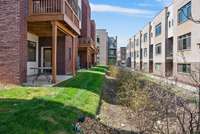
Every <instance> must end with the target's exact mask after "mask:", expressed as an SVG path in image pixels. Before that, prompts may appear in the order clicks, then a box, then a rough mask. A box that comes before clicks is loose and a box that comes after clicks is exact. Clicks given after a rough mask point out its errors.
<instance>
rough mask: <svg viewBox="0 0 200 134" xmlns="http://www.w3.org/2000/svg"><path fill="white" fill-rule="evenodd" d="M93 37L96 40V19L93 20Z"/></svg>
mask: <svg viewBox="0 0 200 134" xmlns="http://www.w3.org/2000/svg"><path fill="white" fill-rule="evenodd" d="M91 38H92V39H93V41H96V23H95V21H94V20H91Z"/></svg>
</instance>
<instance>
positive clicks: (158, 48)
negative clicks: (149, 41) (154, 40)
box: [155, 43, 161, 55]
mask: <svg viewBox="0 0 200 134" xmlns="http://www.w3.org/2000/svg"><path fill="white" fill-rule="evenodd" d="M155 49H156V50H155V52H156V54H157V55H158V54H161V43H159V44H157V45H156V46H155Z"/></svg>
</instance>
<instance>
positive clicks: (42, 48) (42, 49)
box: [40, 46, 52, 67]
mask: <svg viewBox="0 0 200 134" xmlns="http://www.w3.org/2000/svg"><path fill="white" fill-rule="evenodd" d="M45 48H51V49H52V47H51V46H45V47H44V46H42V47H41V63H40V64H41V67H44V66H43V63H44V49H45Z"/></svg>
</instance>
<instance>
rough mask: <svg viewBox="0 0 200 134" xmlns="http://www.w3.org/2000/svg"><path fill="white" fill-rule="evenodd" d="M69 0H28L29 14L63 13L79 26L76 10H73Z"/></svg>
mask: <svg viewBox="0 0 200 134" xmlns="http://www.w3.org/2000/svg"><path fill="white" fill-rule="evenodd" d="M71 4H72V2H69V0H29V15H40V14H57V13H61V14H65V15H66V16H68V17H69V18H70V20H71V21H72V22H73V23H74V24H75V25H76V26H77V27H79V17H78V10H77V11H75V8H72V7H74V6H73V5H74V4H73V5H71Z"/></svg>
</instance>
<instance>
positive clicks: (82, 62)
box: [78, 0, 97, 68]
mask: <svg viewBox="0 0 200 134" xmlns="http://www.w3.org/2000/svg"><path fill="white" fill-rule="evenodd" d="M95 39H96V24H95V21H94V20H91V9H90V5H89V1H88V0H82V23H81V35H80V37H79V48H78V66H79V68H89V67H91V66H93V65H95V63H96V53H97V48H96V45H95V44H96V42H95Z"/></svg>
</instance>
